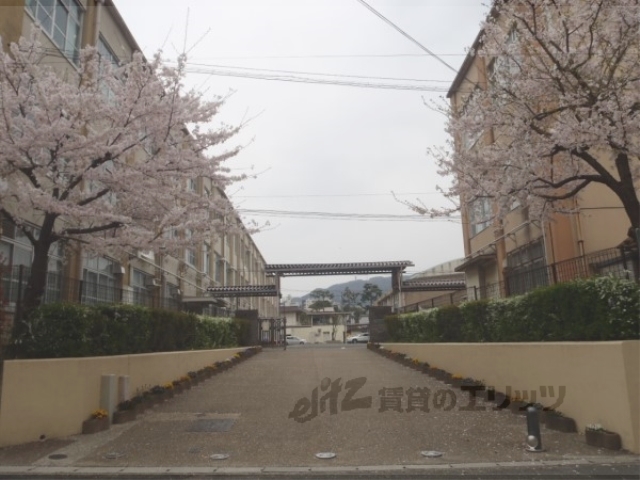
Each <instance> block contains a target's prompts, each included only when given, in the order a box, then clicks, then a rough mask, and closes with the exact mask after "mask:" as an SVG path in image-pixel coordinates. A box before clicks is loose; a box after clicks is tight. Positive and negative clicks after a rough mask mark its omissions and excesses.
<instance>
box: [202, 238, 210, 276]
mask: <svg viewBox="0 0 640 480" xmlns="http://www.w3.org/2000/svg"><path fill="white" fill-rule="evenodd" d="M202 258H203V260H202V261H203V263H204V265H203V271H204V273H206V274H207V275H211V246H209V245H207V244H206V243H205V244H204V246H203V247H202Z"/></svg>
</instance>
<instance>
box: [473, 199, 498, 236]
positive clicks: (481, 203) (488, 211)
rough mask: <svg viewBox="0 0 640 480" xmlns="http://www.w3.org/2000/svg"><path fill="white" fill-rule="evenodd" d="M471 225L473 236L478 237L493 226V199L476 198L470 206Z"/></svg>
mask: <svg viewBox="0 0 640 480" xmlns="http://www.w3.org/2000/svg"><path fill="white" fill-rule="evenodd" d="M468 211H469V224H470V225H471V236H474V235H477V234H478V233H480V232H482V231H483V230H484V229H486V228H487V227H489V226H490V225H491V220H492V218H493V209H492V205H491V198H489V197H480V198H476V199H475V200H474V201H473V202H471V203H470V204H469V206H468Z"/></svg>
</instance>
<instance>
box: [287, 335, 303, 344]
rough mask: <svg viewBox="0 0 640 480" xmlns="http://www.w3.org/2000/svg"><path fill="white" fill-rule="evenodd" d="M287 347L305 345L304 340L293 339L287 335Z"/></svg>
mask: <svg viewBox="0 0 640 480" xmlns="http://www.w3.org/2000/svg"><path fill="white" fill-rule="evenodd" d="M286 342H287V345H304V344H305V343H307V342H306V341H305V340H304V338H300V337H294V336H293V335H287V339H286Z"/></svg>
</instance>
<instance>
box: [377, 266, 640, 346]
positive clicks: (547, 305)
mask: <svg viewBox="0 0 640 480" xmlns="http://www.w3.org/2000/svg"><path fill="white" fill-rule="evenodd" d="M638 312H640V286H639V285H638V284H637V283H634V282H631V281H627V280H622V279H618V278H614V277H597V278H591V279H588V280H576V281H573V282H568V283H561V284H557V285H552V286H548V287H542V288H539V289H537V290H534V291H532V292H530V293H528V294H526V295H522V296H518V297H512V298H507V299H502V300H480V301H474V302H467V303H464V304H462V305H460V306H459V307H457V306H447V307H442V308H438V309H432V310H430V311H428V312H418V313H410V314H404V315H396V316H394V317H390V318H389V319H387V327H388V331H389V334H390V336H391V339H392V341H396V342H423V343H430V342H551V341H554V342H557V341H594V340H597V341H602V340H631V339H639V338H640V315H638Z"/></svg>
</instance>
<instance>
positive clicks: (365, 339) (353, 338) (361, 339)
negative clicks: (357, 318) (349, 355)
mask: <svg viewBox="0 0 640 480" xmlns="http://www.w3.org/2000/svg"><path fill="white" fill-rule="evenodd" d="M347 343H369V334H368V333H358V334H357V335H350V336H348V337H347Z"/></svg>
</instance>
